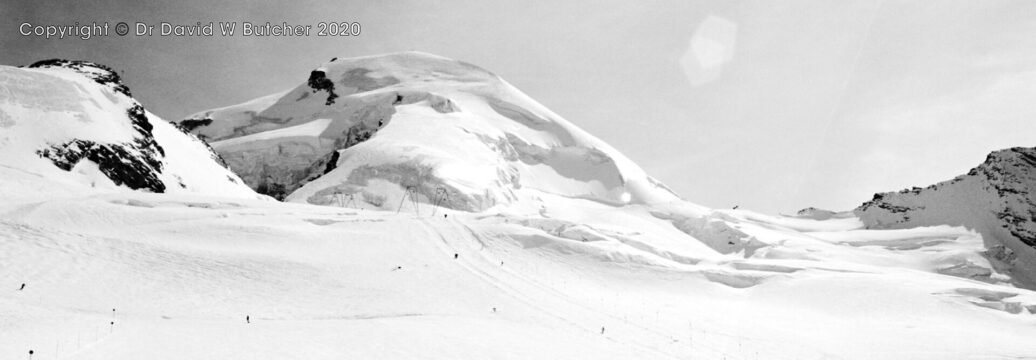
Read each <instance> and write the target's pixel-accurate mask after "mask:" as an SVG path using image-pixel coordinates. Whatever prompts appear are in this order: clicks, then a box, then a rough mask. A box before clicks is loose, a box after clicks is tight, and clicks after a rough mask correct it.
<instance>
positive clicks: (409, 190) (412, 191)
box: [396, 186, 421, 215]
mask: <svg viewBox="0 0 1036 360" xmlns="http://www.w3.org/2000/svg"><path fill="white" fill-rule="evenodd" d="M407 198H410V201H411V202H413V203H414V212H415V213H417V215H421V212H420V211H418V209H417V187H414V186H407V187H406V192H405V193H403V198H402V199H400V201H399V209H396V214H399V212H400V211H403V203H405V202H406V200H407Z"/></svg>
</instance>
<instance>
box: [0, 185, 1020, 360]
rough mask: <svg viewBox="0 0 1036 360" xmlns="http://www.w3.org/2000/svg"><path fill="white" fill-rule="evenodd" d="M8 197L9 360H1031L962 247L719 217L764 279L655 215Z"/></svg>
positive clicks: (4, 321)
mask: <svg viewBox="0 0 1036 360" xmlns="http://www.w3.org/2000/svg"><path fill="white" fill-rule="evenodd" d="M0 179H3V180H4V182H5V186H4V187H2V188H0V195H3V196H7V195H9V193H11V192H19V193H22V194H35V195H32V196H23V197H22V198H21V199H20V200H18V201H14V202H4V203H2V204H0V228H2V230H0V264H3V266H4V267H3V269H2V271H0V283H2V284H7V285H4V286H5V287H6V288H7V290H4V291H0V314H5V315H4V316H3V317H2V318H0V339H3V341H0V354H3V357H4V358H19V357H22V358H24V357H25V355H26V352H27V351H28V350H29V349H33V350H34V352H35V356H34V359H140V358H148V359H185V358H189V359H307V360H312V359H341V358H417V359H443V358H480V359H487V358H488V359H525V358H558V359H583V358H595V359H598V358H599V359H630V358H638V359H671V358H699V359H874V358H896V359H970V358H1011V359H1024V358H1032V356H1033V354H1036V343H1033V342H1032V341H1031V339H1032V337H1033V335H1036V315H1033V314H1032V312H1036V293H1034V292H1032V291H1028V290H1022V289H1017V288H1013V287H1011V286H1009V285H1005V284H991V283H985V282H977V281H973V280H969V279H965V278H961V277H954V276H947V275H943V274H940V273H938V272H936V271H934V270H933V268H934V267H937V266H938V263H940V262H942V261H945V259H944V258H947V257H950V258H952V257H954V256H958V255H962V254H975V253H977V251H979V250H980V248H981V240H979V238H978V236H977V234H975V233H971V232H968V231H966V230H964V229H961V228H953V227H938V228H921V229H916V230H895V231H879V230H860V229H859V227H858V225H853V224H848V223H845V224H842V225H839V226H842V228H841V230H835V229H833V228H834V226H832V225H830V224H825V221H815V220H801V219H798V220H796V219H791V220H789V219H782V220H779V221H781V222H784V223H785V224H788V223H794V225H795V226H797V227H798V228H799V229H800V230H788V228H787V227H786V226H785V225H779V224H776V223H772V222H767V221H766V220H767V219H774V220H777V218H772V217H771V218H767V217H765V216H762V215H759V214H754V213H750V212H745V211H723V212H718V213H717V214H722V216H724V217H725V218H726V219H727V220H725V221H728V222H730V223H731V224H734V225H737V226H742V225H744V227H743V229H744V230H745V231H749V232H754V233H755V235H756V236H760V237H761V241H764V242H768V243H772V244H773V245H770V246H767V247H764V248H761V249H758V250H757V251H755V254H754V255H753V256H748V257H746V256H745V254H743V253H737V254H728V255H721V254H717V253H716V252H714V251H711V250H710V249H709V248H708V247H705V246H703V245H702V243H700V242H697V241H696V240H695V239H694V238H692V237H690V236H687V235H685V234H683V233H682V232H680V231H679V230H677V229H676V228H675V227H672V226H669V223H668V222H667V221H666V220H663V219H660V218H658V217H657V216H655V215H653V214H652V213H651V212H652V211H657V210H652V209H651V208H650V207H648V206H642V205H635V206H626V207H612V206H609V205H605V204H601V203H598V202H594V201H588V200H578V199H576V200H573V199H569V198H565V197H557V196H553V197H552V196H545V198H544V201H548V202H554V203H553V204H551V206H548V208H551V209H564V211H563V212H549V211H548V212H547V213H542V214H541V213H539V212H538V211H522V210H520V209H517V210H511V211H501V212H493V213H483V214H471V213H464V212H456V211H451V210H440V213H442V211H447V212H448V214H449V217H448V218H443V217H441V216H430V213H431V210H432V209H429V208H419V209H418V211H417V212H411V213H403V214H396V213H395V212H382V211H371V210H357V209H351V208H338V207H327V206H312V205H307V204H291V203H279V202H268V201H257V200H247V199H235V198H220V197H213V196H201V195H190V194H179V195H177V194H151V193H141V192H107V191H104V190H103V189H87V190H86V191H81V192H75V193H61V192H42V191H34V189H44V188H52V187H53V188H60V187H61V186H63V184H61V183H58V182H53V181H51V180H49V179H46V178H38V177H36V176H34V175H31V174H27V173H24V172H18V171H12V170H10V169H7V168H0ZM716 216H719V215H716ZM748 225H752V226H759V227H763V226H765V227H767V228H768V230H769V231H770V232H771V233H770V234H771V235H772V236H770V237H766V236H765V232H763V231H753V230H751V229H749V228H750V227H751V226H748ZM811 228H814V229H813V230H810V229H811ZM594 234H597V236H595V235H594ZM911 244H912V245H916V246H907V245H911ZM661 249H665V250H667V251H659V250H661ZM454 254H456V258H454ZM20 283H26V284H27V287H26V289H25V290H22V291H18V290H17V289H18V287H19V284H20ZM112 309H115V310H116V311H114V312H113V311H112ZM245 316H249V317H250V319H251V324H247V323H245V319H244V318H245ZM111 322H114V325H112V324H111ZM602 329H603V334H602Z"/></svg>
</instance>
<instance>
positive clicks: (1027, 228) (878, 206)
mask: <svg viewBox="0 0 1036 360" xmlns="http://www.w3.org/2000/svg"><path fill="white" fill-rule="evenodd" d="M854 212H855V214H856V215H857V216H859V217H860V220H862V221H863V222H864V224H866V226H867V227H868V228H874V229H906V228H914V227H918V226H933V225H953V226H964V227H966V228H968V229H972V230H974V231H977V232H978V233H980V234H982V238H983V240H984V242H985V246H986V247H987V248H988V249H989V250H988V251H987V256H988V257H989V258H990V259H991V260H992V262H993V265H994V266H996V267H998V268H999V269H1001V270H1004V271H1005V272H1008V273H1010V274H1011V275H1012V278H1014V279H1015V280H1016V281H1019V282H1020V283H1022V284H1024V285H1026V286H1027V287H1029V288H1033V287H1036V148H1022V147H1016V148H1010V149H1004V150H999V151H994V152H993V153H991V154H989V156H987V157H986V160H985V161H984V162H983V163H982V164H980V165H979V166H977V167H975V168H973V169H971V171H968V173H967V174H965V175H961V176H958V177H956V178H954V179H952V180H949V181H944V182H941V183H938V184H935V185H931V186H929V187H926V188H923V189H922V188H918V187H915V188H912V189H905V190H902V191H899V192H889V193H881V194H875V195H874V198H873V199H872V200H870V201H868V202H866V203H864V204H863V205H860V207H858V208H856V210H854Z"/></svg>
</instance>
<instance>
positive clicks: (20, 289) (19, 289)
mask: <svg viewBox="0 0 1036 360" xmlns="http://www.w3.org/2000/svg"><path fill="white" fill-rule="evenodd" d="M22 290H25V283H22V287H20V288H18V291H22Z"/></svg>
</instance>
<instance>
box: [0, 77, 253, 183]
mask: <svg viewBox="0 0 1036 360" xmlns="http://www.w3.org/2000/svg"><path fill="white" fill-rule="evenodd" d="M219 161H220V160H219V157H218V156H217V155H216V154H215V153H213V152H212V150H211V149H210V148H209V147H208V145H206V144H205V143H204V142H202V141H199V140H198V139H197V138H195V137H194V136H192V135H190V134H186V133H184V132H182V131H181V130H179V129H177V128H176V126H175V125H173V124H171V123H168V122H166V121H163V120H162V119H159V118H158V117H156V116H155V115H154V114H150V113H148V112H147V111H146V110H144V108H143V106H141V105H140V104H139V103H138V102H137V101H136V100H134V99H133V98H132V97H131V96H130V92H129V89H128V88H126V87H125V86H124V85H122V84H121V82H120V81H119V77H118V75H117V74H116V73H115V72H113V71H111V70H110V69H108V68H106V67H104V66H101V65H97V64H93V63H87V62H81V61H65V60H48V61H41V62H38V63H35V64H33V65H31V66H30V67H29V68H14V67H8V66H0V166H5V167H10V168H15V169H19V170H22V171H30V172H34V173H38V174H42V175H43V176H47V177H53V178H63V179H66V180H68V181H70V182H73V183H80V184H86V185H89V186H97V187H117V186H123V187H124V188H130V189H140V190H148V191H152V192H172V193H179V192H191V193H207V194H221V195H224V196H236V197H257V196H258V195H257V194H255V192H253V191H252V190H251V189H249V188H248V187H246V186H244V185H243V183H242V181H241V180H240V178H238V177H237V175H234V174H233V173H232V172H230V171H228V170H227V169H226V168H224V167H223V166H222V165H220V163H219Z"/></svg>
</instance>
